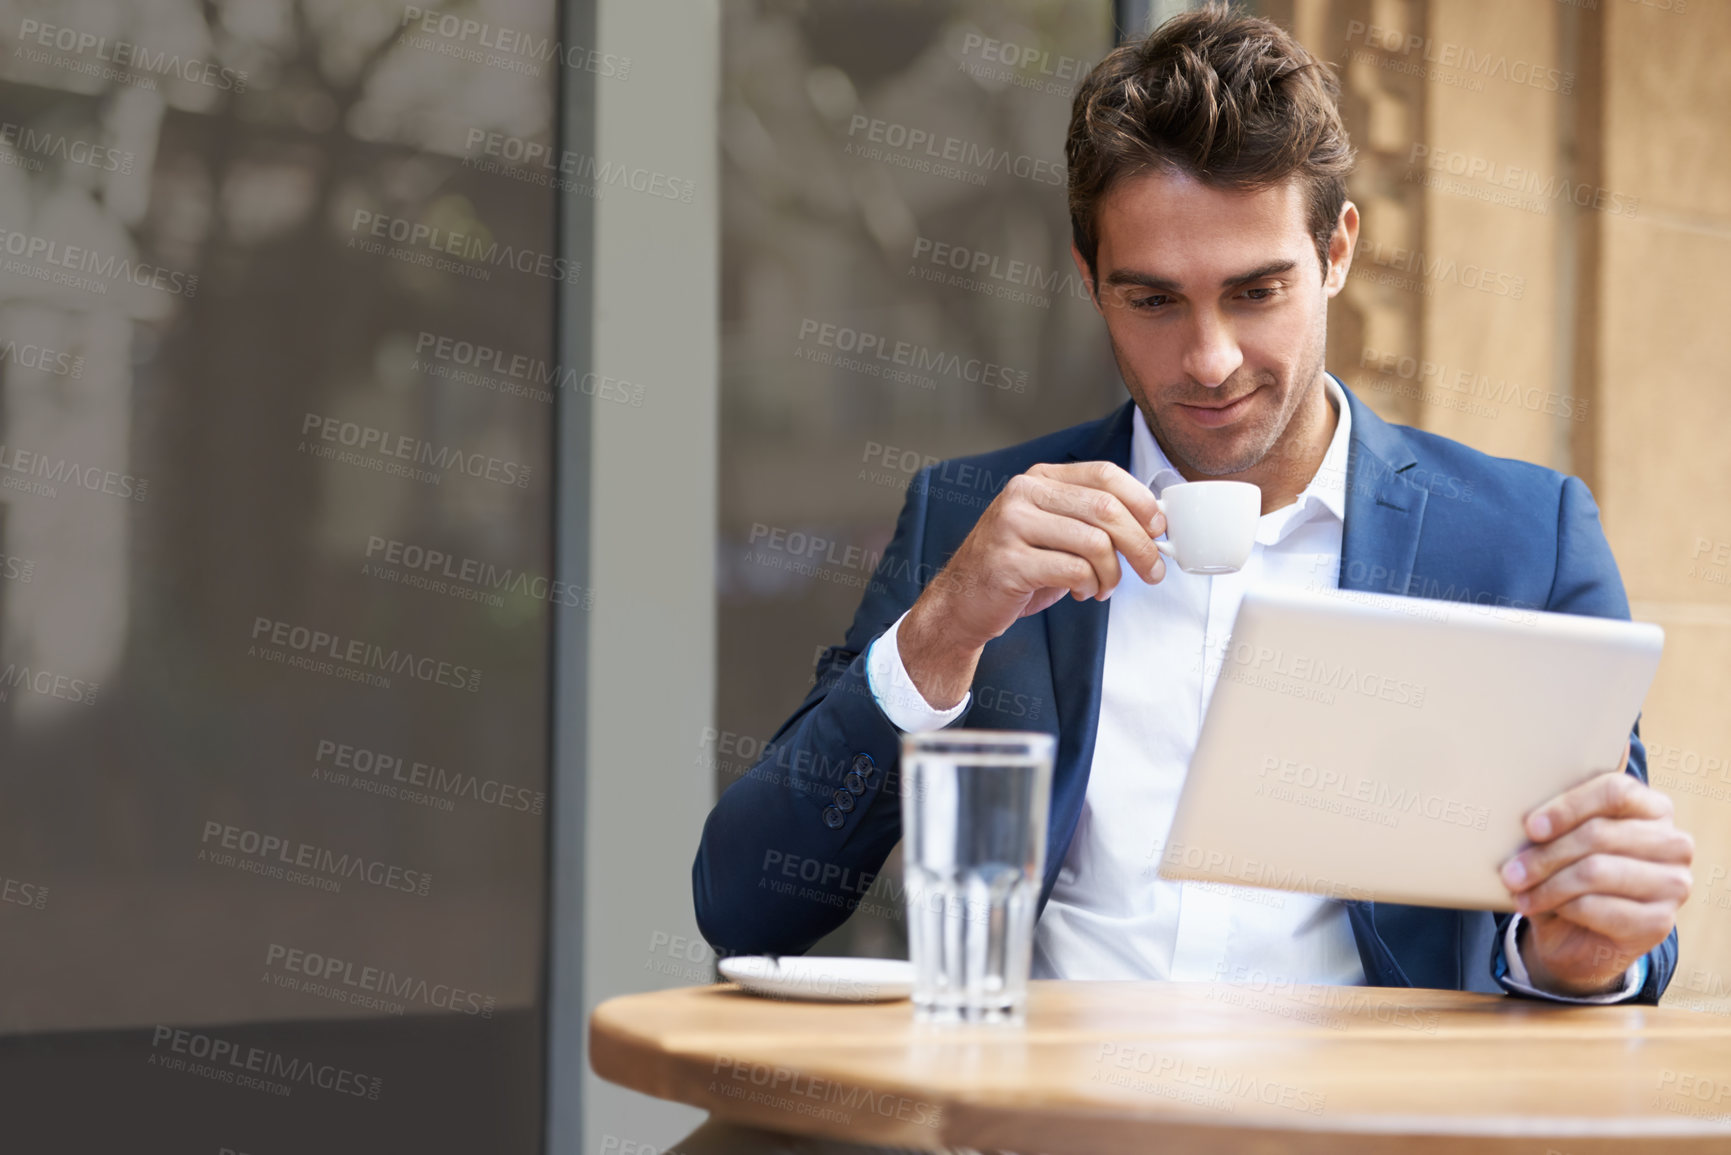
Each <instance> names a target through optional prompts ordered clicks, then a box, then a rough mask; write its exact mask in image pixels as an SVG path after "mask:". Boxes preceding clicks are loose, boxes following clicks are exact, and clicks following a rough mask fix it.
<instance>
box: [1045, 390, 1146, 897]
mask: <svg viewBox="0 0 1731 1155" xmlns="http://www.w3.org/2000/svg"><path fill="white" fill-rule="evenodd" d="M1134 412H1135V410H1134V403H1133V402H1129V403H1126V404H1125V405H1124V406H1123V407H1122V408H1120V409H1119V410H1118V411H1117V412H1116V413H1114V414H1112V416H1111V417H1109V418H1107V419H1106V420H1105V421H1103V422H1101V423H1100V424H1099V426H1098V427H1097V429H1096V431H1094V432H1095V436H1093V437H1091V438H1090V439H1089V440H1087V441H1083V442H1079V443H1078V444H1077V445H1076V446H1075V448H1074V449H1072V450H1071V451H1070V452H1069V453H1068V454H1067V455H1066V457H1067V460H1070V461H1112V462H1116V463H1117V464H1119V465H1121V466H1123V467H1124V468H1126V469H1128V468H1129V467H1130V426H1131V418H1132V415H1133V413H1134ZM1109 605H1110V603H1109V602H1097V601H1092V600H1089V601H1085V602H1078V601H1076V600H1075V599H1073V598H1070V597H1067V596H1066V597H1064V598H1062V599H1061V600H1059V601H1057V602H1055V603H1053V604H1052V605H1051V606H1050V607H1048V608H1047V609H1046V611H1045V613H1044V614H1042V615H1041V616H1042V617H1044V618H1045V620H1046V648H1047V650H1048V651H1049V652H1050V654H1051V659H1052V697H1053V699H1054V701H1055V703H1056V705H1057V714H1058V751H1057V754H1056V756H1055V758H1054V761H1053V768H1052V813H1051V815H1050V825H1049V827H1048V831H1049V837H1048V839H1047V846H1046V877H1045V880H1044V885H1043V886H1042V887H1041V889H1040V904H1041V906H1042V907H1044V905H1045V902H1046V898H1047V896H1048V895H1050V894H1051V892H1052V885H1053V883H1055V882H1056V881H1057V879H1058V870H1059V868H1060V867H1062V866H1063V864H1064V855H1065V853H1066V852H1067V851H1068V850H1069V846H1070V839H1071V837H1072V836H1073V835H1074V834H1075V832H1076V822H1077V820H1078V819H1080V818H1081V816H1082V800H1083V798H1084V797H1085V796H1086V794H1087V792H1088V770H1089V767H1091V766H1092V765H1093V762H1094V733H1095V729H1096V727H1097V725H1098V722H1099V719H1100V678H1101V672H1102V668H1103V666H1104V665H1105V661H1106V617H1107V608H1108V606H1109Z"/></svg>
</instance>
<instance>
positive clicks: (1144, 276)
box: [1106, 260, 1298, 293]
mask: <svg viewBox="0 0 1731 1155" xmlns="http://www.w3.org/2000/svg"><path fill="white" fill-rule="evenodd" d="M1297 267H1298V262H1297V261H1290V260H1288V261H1270V262H1268V263H1267V264H1266V265H1262V266H1261V267H1259V268H1255V269H1251V270H1250V271H1249V272H1247V273H1237V274H1235V275H1233V276H1230V277H1227V278H1226V279H1225V280H1223V281H1221V282H1220V287H1221V288H1222V289H1230V288H1232V287H1233V286H1234V285H1243V284H1246V283H1248V282H1250V281H1260V280H1262V278H1264V277H1272V276H1274V275H1276V274H1278V273H1290V272H1291V271H1292V270H1293V269H1295V268H1297ZM1106 284H1107V285H1112V286H1115V285H1137V286H1140V287H1142V288H1144V289H1159V290H1160V291H1161V292H1163V293H1176V292H1178V282H1177V281H1174V280H1171V279H1170V278H1168V277H1157V276H1155V275H1154V274H1153V273H1143V272H1139V271H1137V270H1135V269H1113V270H1112V271H1111V272H1110V273H1109V274H1107V276H1106Z"/></svg>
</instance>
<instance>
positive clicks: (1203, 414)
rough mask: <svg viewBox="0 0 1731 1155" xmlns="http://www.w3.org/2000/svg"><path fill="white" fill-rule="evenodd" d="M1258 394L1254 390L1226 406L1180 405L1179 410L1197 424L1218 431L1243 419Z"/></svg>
mask: <svg viewBox="0 0 1731 1155" xmlns="http://www.w3.org/2000/svg"><path fill="white" fill-rule="evenodd" d="M1257 392H1258V391H1257V390H1255V389H1252V390H1251V391H1250V392H1248V393H1246V394H1245V395H1244V396H1242V397H1240V398H1239V399H1238V400H1236V401H1229V402H1227V403H1226V404H1224V405H1184V404H1180V405H1179V406H1178V408H1180V409H1182V410H1183V411H1184V415H1185V416H1186V417H1188V418H1190V420H1192V421H1194V422H1195V423H1196V424H1198V425H1202V426H1206V427H1207V428H1210V429H1216V428H1218V427H1220V426H1222V425H1230V424H1232V423H1233V422H1234V421H1236V420H1238V419H1239V418H1240V417H1242V416H1243V415H1244V413H1245V411H1246V410H1247V409H1248V408H1249V407H1250V406H1249V402H1250V399H1251V398H1252V397H1254V396H1256V394H1257Z"/></svg>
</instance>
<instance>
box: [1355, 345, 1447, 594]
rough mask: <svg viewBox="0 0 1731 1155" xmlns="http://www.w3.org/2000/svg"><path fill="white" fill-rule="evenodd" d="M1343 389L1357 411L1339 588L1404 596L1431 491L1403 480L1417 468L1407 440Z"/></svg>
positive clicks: (1410, 576)
mask: <svg viewBox="0 0 1731 1155" xmlns="http://www.w3.org/2000/svg"><path fill="white" fill-rule="evenodd" d="M1336 380H1339V379H1338V378H1336ZM1341 388H1342V390H1344V391H1345V392H1346V401H1347V404H1348V405H1350V406H1351V407H1352V443H1351V445H1350V446H1349V447H1348V449H1347V464H1346V530H1345V533H1344V535H1343V537H1342V540H1341V545H1340V588H1341V589H1343V590H1359V591H1362V592H1366V593H1387V594H1405V593H1406V592H1407V589H1408V587H1409V585H1410V584H1411V582H1412V576H1413V575H1412V567H1413V562H1414V560H1415V559H1416V558H1417V557H1418V535H1419V528H1420V526H1422V525H1423V524H1424V507H1425V502H1426V500H1427V499H1428V498H1429V497H1430V491H1429V490H1428V489H1425V488H1424V487H1423V486H1422V485H1415V484H1412V483H1411V482H1409V481H1408V480H1407V478H1406V476H1404V475H1405V473H1406V471H1407V470H1409V469H1411V468H1412V467H1413V466H1414V465H1417V464H1418V459H1417V458H1416V457H1414V456H1413V455H1412V450H1411V448H1409V447H1408V445H1407V443H1406V439H1405V438H1403V437H1402V436H1401V435H1400V434H1399V433H1398V432H1396V431H1395V429H1394V428H1393V427H1392V426H1390V425H1389V424H1388V422H1386V421H1384V420H1383V419H1382V418H1380V417H1378V416H1377V415H1376V414H1375V413H1373V412H1371V410H1370V407H1369V406H1367V405H1365V404H1364V403H1363V402H1361V401H1360V400H1359V399H1358V398H1357V397H1355V396H1353V394H1352V392H1351V390H1347V389H1346V387H1345V386H1344V385H1342V386H1341Z"/></svg>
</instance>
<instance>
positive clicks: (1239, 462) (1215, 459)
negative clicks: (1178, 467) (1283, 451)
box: [1173, 435, 1267, 477]
mask: <svg viewBox="0 0 1731 1155" xmlns="http://www.w3.org/2000/svg"><path fill="white" fill-rule="evenodd" d="M1173 448H1174V449H1175V450H1176V451H1177V452H1178V455H1179V456H1180V457H1182V458H1183V459H1184V462H1183V463H1184V465H1185V466H1187V467H1188V470H1189V472H1192V473H1198V474H1201V475H1202V476H1203V477H1233V476H1235V475H1237V474H1240V473H1243V472H1244V471H1245V470H1247V469H1251V468H1254V467H1255V465H1256V463H1257V462H1259V461H1261V460H1262V459H1263V457H1265V456H1266V455H1267V450H1266V449H1264V448H1263V447H1262V445H1261V439H1260V438H1257V437H1253V436H1242V435H1241V436H1235V437H1232V438H1220V439H1210V440H1209V441H1207V442H1204V443H1201V444H1192V445H1175V446H1173Z"/></svg>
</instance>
